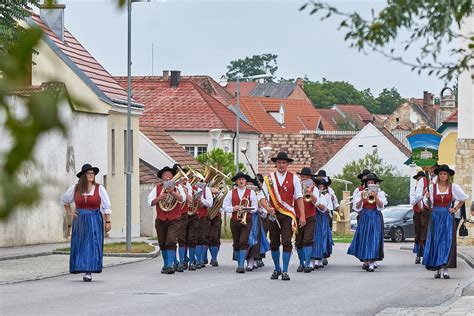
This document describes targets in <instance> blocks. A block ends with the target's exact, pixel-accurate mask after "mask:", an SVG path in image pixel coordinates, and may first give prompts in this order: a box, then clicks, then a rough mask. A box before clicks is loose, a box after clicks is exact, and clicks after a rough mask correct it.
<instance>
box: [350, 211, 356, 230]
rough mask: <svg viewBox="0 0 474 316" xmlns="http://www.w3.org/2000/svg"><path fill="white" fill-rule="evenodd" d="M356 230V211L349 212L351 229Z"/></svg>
mask: <svg viewBox="0 0 474 316" xmlns="http://www.w3.org/2000/svg"><path fill="white" fill-rule="evenodd" d="M356 230H357V212H351V231H352V232H355V231H356Z"/></svg>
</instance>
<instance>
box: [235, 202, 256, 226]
mask: <svg viewBox="0 0 474 316" xmlns="http://www.w3.org/2000/svg"><path fill="white" fill-rule="evenodd" d="M249 205H250V200H249V199H247V198H246V197H243V198H242V199H241V200H240V203H239V209H238V211H237V219H238V220H239V221H240V223H241V224H242V225H247V213H248V211H249V210H251V209H252V208H250V207H249Z"/></svg>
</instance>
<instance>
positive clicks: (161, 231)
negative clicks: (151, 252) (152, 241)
mask: <svg viewBox="0 0 474 316" xmlns="http://www.w3.org/2000/svg"><path fill="white" fill-rule="evenodd" d="M174 175H176V171H175V169H173V168H170V167H168V166H166V167H164V168H162V169H161V170H159V171H158V178H160V179H161V180H163V182H160V183H158V184H157V185H156V186H155V187H154V188H153V190H152V191H151V192H150V194H149V195H148V205H150V206H156V220H155V228H156V234H157V236H158V244H159V246H160V250H161V253H162V256H163V263H164V265H163V269H162V270H161V273H165V274H173V273H174V267H173V265H174V262H175V257H176V242H177V240H178V235H179V231H180V218H181V208H182V205H180V204H181V203H183V202H185V201H186V194H185V193H184V191H183V188H182V186H181V185H175V184H174V183H171V182H170V180H171V179H172V178H173V177H174ZM168 185H169V186H168ZM170 199H171V200H173V199H175V200H176V201H177V203H176V205H175V206H174V207H173V208H172V209H171V210H169V211H166V210H164V209H163V208H162V206H161V205H160V201H162V202H165V201H169V200H170Z"/></svg>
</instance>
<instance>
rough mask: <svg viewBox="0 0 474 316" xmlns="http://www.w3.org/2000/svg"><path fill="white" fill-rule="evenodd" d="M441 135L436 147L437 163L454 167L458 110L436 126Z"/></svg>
mask: <svg viewBox="0 0 474 316" xmlns="http://www.w3.org/2000/svg"><path fill="white" fill-rule="evenodd" d="M438 133H440V134H441V135H443V138H442V139H441V142H440V144H439V149H438V163H439V164H447V165H449V166H450V167H451V168H453V169H455V168H456V143H457V140H458V112H457V111H455V112H453V114H451V115H450V116H449V117H448V118H447V119H445V120H444V122H443V124H441V126H440V127H439V128H438Z"/></svg>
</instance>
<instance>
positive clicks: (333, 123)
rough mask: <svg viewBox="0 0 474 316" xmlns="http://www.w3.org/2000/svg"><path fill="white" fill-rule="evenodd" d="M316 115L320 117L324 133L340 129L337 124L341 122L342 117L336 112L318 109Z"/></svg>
mask: <svg viewBox="0 0 474 316" xmlns="http://www.w3.org/2000/svg"><path fill="white" fill-rule="evenodd" d="M318 113H319V114H320V115H321V123H322V125H323V129H324V130H325V131H337V130H339V129H340V128H339V126H338V125H337V123H338V122H340V121H341V120H343V117H342V116H341V114H340V113H339V112H338V111H336V110H333V109H319V108H318Z"/></svg>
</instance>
